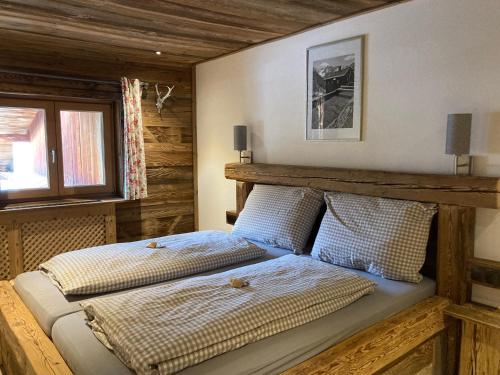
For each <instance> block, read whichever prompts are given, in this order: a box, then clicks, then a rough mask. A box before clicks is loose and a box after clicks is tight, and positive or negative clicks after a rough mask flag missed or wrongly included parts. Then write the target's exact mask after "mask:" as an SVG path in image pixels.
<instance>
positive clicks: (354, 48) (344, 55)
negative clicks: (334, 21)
mask: <svg viewBox="0 0 500 375" xmlns="http://www.w3.org/2000/svg"><path fill="white" fill-rule="evenodd" d="M363 48H364V37H363V36H358V37H355V38H350V39H344V40H340V41H338V42H333V43H328V44H323V45H320V46H315V47H311V48H308V50H307V129H306V139H307V140H346V141H360V140H361V108H362V103H361V100H362V97H363V93H362V89H363V82H362V79H363Z"/></svg>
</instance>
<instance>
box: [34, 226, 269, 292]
mask: <svg viewBox="0 0 500 375" xmlns="http://www.w3.org/2000/svg"><path fill="white" fill-rule="evenodd" d="M154 241H155V242H156V243H157V247H156V248H149V247H147V245H148V244H149V243H151V240H146V241H137V242H129V243H118V244H112V245H104V246H97V247H92V248H88V249H83V250H77V251H72V252H68V253H64V254H60V255H57V256H55V257H53V258H51V259H50V260H48V261H47V262H45V263H42V264H41V265H40V267H39V268H40V270H41V271H42V272H45V273H46V274H47V276H49V277H50V278H51V279H52V281H53V282H54V283H55V284H56V285H57V286H58V287H59V289H60V290H61V291H62V292H63V293H64V294H66V295H69V294H97V293H104V292H110V291H115V290H121V289H127V288H132V287H137V286H141V285H148V284H154V283H159V282H162V281H167V280H172V279H176V278H179V277H184V276H188V275H193V274H196V273H200V272H206V271H210V270H213V269H217V268H220V267H224V266H228V265H231V264H236V263H241V262H244V261H247V260H251V259H254V258H258V257H261V256H263V255H264V254H265V252H266V251H265V250H263V249H261V248H259V247H258V246H255V245H254V244H252V243H250V242H248V241H246V240H245V239H243V238H239V237H234V236H232V235H230V234H228V233H225V232H222V231H202V232H193V233H185V234H178V235H173V236H166V237H160V238H156V239H154Z"/></svg>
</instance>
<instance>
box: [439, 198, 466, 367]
mask: <svg viewBox="0 0 500 375" xmlns="http://www.w3.org/2000/svg"><path fill="white" fill-rule="evenodd" d="M475 213H476V210H475V208H472V207H463V206H454V205H447V204H440V205H439V212H438V215H439V216H438V252H437V280H436V281H437V294H438V295H439V296H442V297H447V298H449V299H450V300H451V301H453V302H454V303H457V304H463V303H465V302H468V301H470V295H471V288H470V283H469V282H468V280H469V279H470V276H469V275H468V272H469V271H468V267H467V259H468V258H472V257H473V256H474V229H475V228H474V227H475ZM444 345H445V350H444V351H443V352H444V353H445V354H446V358H443V373H444V374H449V375H452V374H455V373H456V371H457V365H458V359H459V353H460V351H459V348H460V322H459V321H451V319H450V322H449V326H448V329H447V330H446V333H445V340H444Z"/></svg>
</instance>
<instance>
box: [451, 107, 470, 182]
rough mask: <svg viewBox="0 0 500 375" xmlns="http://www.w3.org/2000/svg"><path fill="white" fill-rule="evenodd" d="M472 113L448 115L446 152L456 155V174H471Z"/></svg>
mask: <svg viewBox="0 0 500 375" xmlns="http://www.w3.org/2000/svg"><path fill="white" fill-rule="evenodd" d="M471 123H472V114H470V113H455V114H450V115H448V126H447V128H446V154H448V155H455V174H457V175H458V174H460V175H470V174H471V172H472V157H471V156H470V134H471Z"/></svg>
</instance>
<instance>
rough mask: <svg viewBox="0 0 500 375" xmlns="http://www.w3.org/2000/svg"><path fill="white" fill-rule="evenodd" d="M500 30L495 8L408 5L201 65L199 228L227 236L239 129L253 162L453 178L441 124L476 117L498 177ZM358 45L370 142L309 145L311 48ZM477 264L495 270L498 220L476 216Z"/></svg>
mask: <svg viewBox="0 0 500 375" xmlns="http://www.w3.org/2000/svg"><path fill="white" fill-rule="evenodd" d="M499 20H500V2H499V1H498V0H480V1H476V0H439V1H436V0H413V1H410V2H408V3H404V4H400V5H396V6H393V7H390V8H386V9H383V10H380V11H377V12H372V13H368V14H365V15H361V16H358V17H354V18H351V19H347V20H344V21H341V22H337V23H333V24H331V25H328V26H324V27H321V28H318V29H315V30H312V31H308V32H305V33H302V34H299V35H296V36H292V37H289V38H286V39H282V40H279V41H276V42H273V43H269V44H265V45H262V46H258V47H255V48H252V49H249V50H246V51H242V52H239V53H236V54H233V55H230V56H227V57H224V58H220V59H217V60H214V61H210V62H207V63H204V64H201V65H199V66H198V67H197V70H196V79H197V126H198V178H199V182H198V183H199V215H200V228H201V229H208V228H223V229H228V228H229V227H228V226H226V224H225V210H226V209H234V206H235V194H234V182H233V181H226V180H225V179H224V164H225V163H227V162H233V161H236V160H237V158H238V156H237V153H236V152H235V151H233V150H232V126H233V125H235V124H246V125H249V126H250V127H251V131H252V142H251V143H252V150H253V152H254V158H255V161H257V162H264V163H284V164H302V165H317V166H335V167H353V168H366V169H384V170H394V171H413V172H437V173H451V171H452V163H453V162H452V158H451V157H450V156H448V155H445V154H444V144H445V128H446V116H447V114H448V113H456V112H471V113H473V135H472V138H473V139H472V153H473V154H474V155H477V156H476V158H475V161H476V166H475V173H476V174H479V175H496V176H500V26H499V25H500V24H499ZM361 34H364V35H366V49H365V56H366V58H365V76H364V87H365V92H364V105H363V111H364V121H363V141H362V142H359V143H357V142H356V143H353V142H307V141H305V140H304V139H305V135H304V134H305V129H304V128H305V118H306V113H305V108H306V106H305V100H306V49H307V48H308V47H310V46H314V45H318V44H322V43H326V42H330V41H335V40H339V39H343V38H348V37H352V36H356V35H361ZM476 255H477V256H481V257H487V258H492V259H497V260H500V212H498V213H497V212H496V211H494V210H479V212H478V220H477V229H476ZM474 294H475V298H476V299H477V300H481V301H483V302H487V301H489V302H490V303H493V304H496V305H499V306H500V295H498V294H497V295H495V294H494V293H493V290H491V289H487V288H479V289H478V288H476V289H475V291H474Z"/></svg>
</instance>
